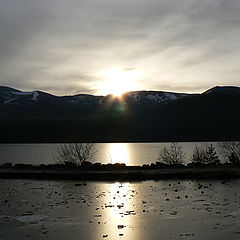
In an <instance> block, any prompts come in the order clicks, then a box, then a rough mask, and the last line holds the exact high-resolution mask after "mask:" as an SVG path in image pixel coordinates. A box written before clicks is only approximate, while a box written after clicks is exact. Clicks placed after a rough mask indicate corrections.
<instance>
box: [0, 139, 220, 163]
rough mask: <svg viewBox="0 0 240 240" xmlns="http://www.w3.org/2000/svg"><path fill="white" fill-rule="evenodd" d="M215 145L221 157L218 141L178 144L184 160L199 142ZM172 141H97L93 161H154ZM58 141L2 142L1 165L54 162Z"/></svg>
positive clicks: (188, 159)
mask: <svg viewBox="0 0 240 240" xmlns="http://www.w3.org/2000/svg"><path fill="white" fill-rule="evenodd" d="M207 144H208V145H210V144H213V146H214V147H216V151H217V153H218V155H219V158H220V159H221V160H223V159H222V157H221V154H220V149H219V148H218V143H217V142H211V143H210V142H209V143H206V142H182V143H179V145H180V146H181V147H182V150H183V152H184V153H185V163H188V162H189V161H190V158H191V156H192V153H193V149H194V147H195V146H196V145H199V146H206V145H207ZM169 145H170V143H97V144H96V146H95V148H96V155H95V157H94V159H93V162H101V163H117V162H119V163H125V164H126V165H128V166H131V165H142V164H150V163H155V162H156V161H157V159H158V156H159V151H160V149H162V148H163V147H165V146H166V147H168V146H169ZM58 146H59V144H0V164H1V163H5V162H12V163H14V164H16V163H31V164H41V163H43V164H51V163H55V160H54V155H56V151H57V147H58Z"/></svg>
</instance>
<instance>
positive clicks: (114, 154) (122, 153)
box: [109, 143, 128, 165]
mask: <svg viewBox="0 0 240 240" xmlns="http://www.w3.org/2000/svg"><path fill="white" fill-rule="evenodd" d="M109 156H110V159H111V163H113V164H114V163H125V164H126V165H127V163H128V149H127V145H126V144H125V143H110V145H109Z"/></svg>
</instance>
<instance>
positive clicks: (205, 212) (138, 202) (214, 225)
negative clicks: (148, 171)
mask: <svg viewBox="0 0 240 240" xmlns="http://www.w3.org/2000/svg"><path fill="white" fill-rule="evenodd" d="M0 189H1V192H0V203H1V208H0V239H1V240H9V239H14V240H22V239H35V240H40V239H49V240H55V239H64V240H67V239H69V240H70V239H71V240H75V239H76V240H79V239H88V240H95V239H112V240H117V239H120V240H121V239H122V240H123V239H124V240H146V239H151V240H159V239H166V240H168V239H169V240H170V239H193V240H194V239H219V240H226V239H228V240H232V239H239V237H240V231H239V229H240V212H239V207H240V198H239V197H240V181H239V180H229V181H219V180H215V181H213V180H211V181H203V180H202V181H199V180H196V181H189V180H184V181H182V180H181V181H179V180H166V181H157V182H156V181H147V182H138V183H134V182H132V183H127V182H125V183H118V182H112V183H111V182H108V183H102V182H101V183H100V182H86V183H83V182H76V181H46V180H45V181H34V180H0Z"/></svg>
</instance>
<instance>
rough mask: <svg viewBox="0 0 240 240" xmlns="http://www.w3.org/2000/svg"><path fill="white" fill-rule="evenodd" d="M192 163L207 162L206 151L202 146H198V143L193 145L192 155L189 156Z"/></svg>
mask: <svg viewBox="0 0 240 240" xmlns="http://www.w3.org/2000/svg"><path fill="white" fill-rule="evenodd" d="M191 162H192V163H197V164H206V162H207V152H206V150H205V149H203V147H199V146H198V145H196V146H195V148H194V149H193V155H192V157H191Z"/></svg>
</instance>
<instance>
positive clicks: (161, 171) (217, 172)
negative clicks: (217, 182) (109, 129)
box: [0, 163, 240, 181]
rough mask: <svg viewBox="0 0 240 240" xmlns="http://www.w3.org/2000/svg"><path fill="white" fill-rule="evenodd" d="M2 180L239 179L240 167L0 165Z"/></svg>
mask: <svg viewBox="0 0 240 240" xmlns="http://www.w3.org/2000/svg"><path fill="white" fill-rule="evenodd" d="M0 178H1V179H41V180H44V179H55V180H85V181H145V180H171V179H236V178H240V165H233V164H221V165H216V166H212V165H207V166H191V165H190V166H184V165H176V166H157V165H155V164H152V165H145V166H144V165H143V166H125V165H124V164H107V165H98V166H96V165H95V166H94V164H93V165H89V166H82V167H69V166H68V167H66V166H61V165H57V164H56V165H40V166H34V165H29V164H16V165H15V166H10V163H6V164H5V165H4V164H3V165H1V166H0Z"/></svg>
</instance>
